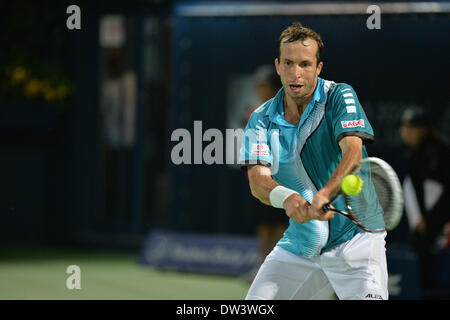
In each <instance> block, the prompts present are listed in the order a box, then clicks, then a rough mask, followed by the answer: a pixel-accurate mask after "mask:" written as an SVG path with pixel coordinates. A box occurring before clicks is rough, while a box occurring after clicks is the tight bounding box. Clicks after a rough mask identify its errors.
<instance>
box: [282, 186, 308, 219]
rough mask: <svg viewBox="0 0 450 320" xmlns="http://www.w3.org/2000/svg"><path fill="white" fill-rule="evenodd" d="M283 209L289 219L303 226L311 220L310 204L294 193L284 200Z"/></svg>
mask: <svg viewBox="0 0 450 320" xmlns="http://www.w3.org/2000/svg"><path fill="white" fill-rule="evenodd" d="M283 207H284V209H285V210H286V214H287V215H288V217H289V218H291V219H292V220H294V221H295V222H297V223H300V224H302V223H306V222H308V221H310V220H311V217H310V216H309V211H308V207H309V203H308V201H306V200H305V198H303V197H302V196H301V195H299V194H298V193H294V194H292V195H291V196H289V197H288V198H287V199H286V200H284V202H283Z"/></svg>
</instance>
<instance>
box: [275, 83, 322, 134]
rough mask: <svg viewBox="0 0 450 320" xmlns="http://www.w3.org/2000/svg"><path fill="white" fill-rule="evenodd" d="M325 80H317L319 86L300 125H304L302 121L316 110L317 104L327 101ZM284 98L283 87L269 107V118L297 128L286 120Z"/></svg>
mask: <svg viewBox="0 0 450 320" xmlns="http://www.w3.org/2000/svg"><path fill="white" fill-rule="evenodd" d="M323 84H324V80H323V79H322V78H320V77H318V78H317V86H316V89H315V90H314V95H313V97H312V99H311V101H310V102H309V103H308V105H307V106H306V109H305V111H304V112H303V115H302V118H301V119H300V124H299V125H301V124H302V122H303V121H302V119H306V118H307V117H308V115H309V113H310V112H311V110H312V109H314V106H315V104H316V102H322V101H323V100H324V99H325V91H324V88H323ZM283 98H284V87H281V89H280V90H279V91H278V93H277V94H276V95H275V97H274V98H273V99H272V101H271V103H270V105H269V107H268V108H267V111H266V115H268V116H269V119H270V121H272V122H275V123H277V124H279V125H283V126H288V127H295V125H293V124H292V123H289V122H287V121H286V120H285V119H284V105H283Z"/></svg>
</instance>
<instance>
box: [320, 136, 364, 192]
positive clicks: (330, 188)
mask: <svg viewBox="0 0 450 320" xmlns="http://www.w3.org/2000/svg"><path fill="white" fill-rule="evenodd" d="M349 138H353V139H349ZM345 139H346V141H343V142H342V143H340V146H341V150H342V159H341V161H340V162H339V164H338V166H337V167H336V169H335V170H334V172H333V174H332V175H331V178H330V179H329V180H328V182H327V183H326V185H325V186H324V187H323V188H322V189H321V190H320V192H321V194H323V195H324V196H325V197H327V198H328V199H329V198H331V197H332V196H333V195H334V194H335V193H337V192H338V191H339V190H340V188H341V183H342V179H344V177H345V176H346V175H348V174H349V173H350V172H351V170H352V169H353V167H354V166H355V164H356V163H357V162H358V161H359V160H361V159H362V143H360V139H359V138H357V137H348V138H345ZM358 140H359V141H358Z"/></svg>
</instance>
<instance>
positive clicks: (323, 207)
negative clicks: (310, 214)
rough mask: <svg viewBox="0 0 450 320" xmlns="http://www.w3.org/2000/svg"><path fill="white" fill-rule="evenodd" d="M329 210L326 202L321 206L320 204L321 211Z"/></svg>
mask: <svg viewBox="0 0 450 320" xmlns="http://www.w3.org/2000/svg"><path fill="white" fill-rule="evenodd" d="M329 210H330V206H329V205H328V204H324V205H323V206H322V211H323V212H324V213H325V212H327V211H329Z"/></svg>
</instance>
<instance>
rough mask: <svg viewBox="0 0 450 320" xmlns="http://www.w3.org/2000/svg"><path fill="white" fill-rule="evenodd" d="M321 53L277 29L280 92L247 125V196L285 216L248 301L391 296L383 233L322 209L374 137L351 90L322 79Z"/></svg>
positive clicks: (243, 156)
mask: <svg viewBox="0 0 450 320" xmlns="http://www.w3.org/2000/svg"><path fill="white" fill-rule="evenodd" d="M323 47H324V45H323V42H322V40H321V38H320V36H319V35H318V34H317V33H316V32H314V31H313V30H311V29H309V28H305V27H302V25H301V24H300V23H294V24H293V25H291V26H290V27H288V28H287V29H285V30H284V31H283V32H282V34H281V35H280V37H279V40H278V57H277V58H276V59H275V67H276V70H277V73H278V75H279V76H280V79H281V83H282V84H283V87H282V88H281V89H280V91H279V92H278V93H277V95H276V96H275V97H274V98H272V99H270V100H268V101H267V102H265V103H264V104H262V105H261V106H260V107H259V108H258V109H256V110H255V111H254V112H253V113H252V115H251V117H250V120H249V122H248V124H247V127H246V128H245V133H244V140H243V144H242V147H241V151H240V159H239V161H240V163H241V165H242V166H244V167H246V168H247V169H248V177H249V183H250V189H251V193H252V195H253V196H254V197H256V198H257V199H259V200H260V201H261V202H263V203H265V204H266V205H271V206H274V207H277V208H284V209H285V212H286V214H287V215H288V216H289V218H290V219H289V227H288V228H287V229H286V231H285V232H284V236H283V238H282V239H281V240H280V241H279V242H278V243H277V245H276V246H275V248H274V249H273V251H272V252H271V253H270V254H269V255H268V256H267V258H266V259H265V261H264V263H263V264H262V266H261V268H260V269H259V271H258V274H257V275H256V278H255V279H254V281H253V283H252V285H251V287H250V289H249V292H248V294H247V297H246V299H331V298H333V297H334V295H335V294H336V295H337V297H338V298H339V299H388V290H387V266H386V256H385V240H384V238H385V236H386V233H385V232H381V233H367V232H364V231H363V230H361V229H360V228H358V227H357V226H356V225H355V224H353V223H352V222H351V221H350V220H349V219H347V218H345V217H343V216H341V215H339V214H337V215H334V214H333V213H332V212H330V211H329V212H326V213H323V212H322V211H321V208H322V206H323V205H324V204H327V203H328V202H329V199H330V198H331V197H332V195H333V194H335V193H336V192H338V191H339V190H340V185H341V182H342V179H343V178H344V177H345V176H346V175H347V174H349V173H350V171H351V169H352V168H353V166H354V165H355V164H356V163H357V162H358V161H359V160H361V159H362V158H363V157H364V158H366V157H367V152H366V150H365V146H364V144H366V143H367V142H371V141H372V140H373V130H372V127H371V125H370V123H369V121H368V120H367V117H366V115H365V113H364V111H363V109H362V107H361V105H360V103H359V101H358V98H357V96H356V93H355V91H354V90H353V88H352V87H351V86H349V85H347V84H343V83H339V84H338V83H334V82H332V81H328V80H324V79H322V78H320V77H319V74H320V72H321V70H322V66H323V62H322V61H321V54H322V50H323ZM336 206H337V205H336Z"/></svg>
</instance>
